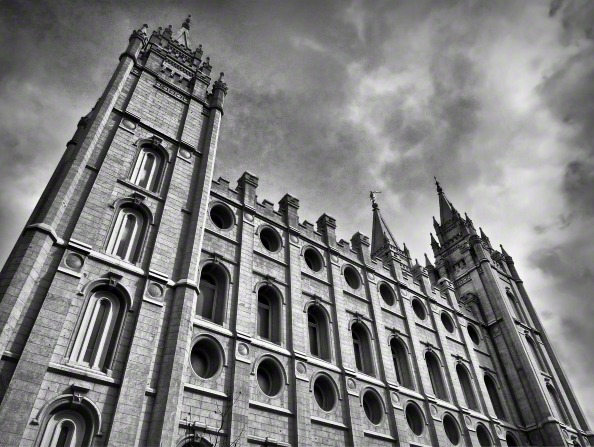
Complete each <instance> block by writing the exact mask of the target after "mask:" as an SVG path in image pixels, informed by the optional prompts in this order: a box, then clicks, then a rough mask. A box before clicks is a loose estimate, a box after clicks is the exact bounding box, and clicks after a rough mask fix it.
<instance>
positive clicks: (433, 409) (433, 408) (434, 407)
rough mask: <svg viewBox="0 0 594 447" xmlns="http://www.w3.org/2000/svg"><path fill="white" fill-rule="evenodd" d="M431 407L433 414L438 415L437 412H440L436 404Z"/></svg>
mask: <svg viewBox="0 0 594 447" xmlns="http://www.w3.org/2000/svg"><path fill="white" fill-rule="evenodd" d="M429 408H431V414H432V415H433V416H437V413H438V411H437V407H436V406H435V405H431V406H430V407H429Z"/></svg>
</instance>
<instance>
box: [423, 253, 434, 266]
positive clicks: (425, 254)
mask: <svg viewBox="0 0 594 447" xmlns="http://www.w3.org/2000/svg"><path fill="white" fill-rule="evenodd" d="M423 255H424V256H425V267H427V268H429V267H431V268H433V264H432V263H431V261H430V260H429V257H428V256H427V253H423Z"/></svg>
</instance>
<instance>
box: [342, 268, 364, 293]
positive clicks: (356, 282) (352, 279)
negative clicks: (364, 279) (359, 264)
mask: <svg viewBox="0 0 594 447" xmlns="http://www.w3.org/2000/svg"><path fill="white" fill-rule="evenodd" d="M344 279H345V280H346V283H347V284H348V285H349V287H350V288H351V289H358V288H359V287H361V278H360V277H359V273H358V272H357V270H355V268H354V267H351V266H350V265H347V266H346V267H345V268H344Z"/></svg>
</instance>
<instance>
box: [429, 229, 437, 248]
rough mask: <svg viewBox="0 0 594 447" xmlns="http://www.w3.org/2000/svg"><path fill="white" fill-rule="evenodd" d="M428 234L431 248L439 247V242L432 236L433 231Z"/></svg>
mask: <svg viewBox="0 0 594 447" xmlns="http://www.w3.org/2000/svg"><path fill="white" fill-rule="evenodd" d="M429 234H430V235H431V248H433V249H434V250H436V249H439V244H438V243H437V241H436V240H435V237H433V233H429Z"/></svg>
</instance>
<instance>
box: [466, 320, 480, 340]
mask: <svg viewBox="0 0 594 447" xmlns="http://www.w3.org/2000/svg"><path fill="white" fill-rule="evenodd" d="M467 330H468V335H470V339H471V340H472V342H473V343H474V344H475V345H479V344H480V343H481V338H480V337H479V333H478V331H477V330H476V328H475V327H474V326H472V325H471V324H469V325H468V328H467Z"/></svg>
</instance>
